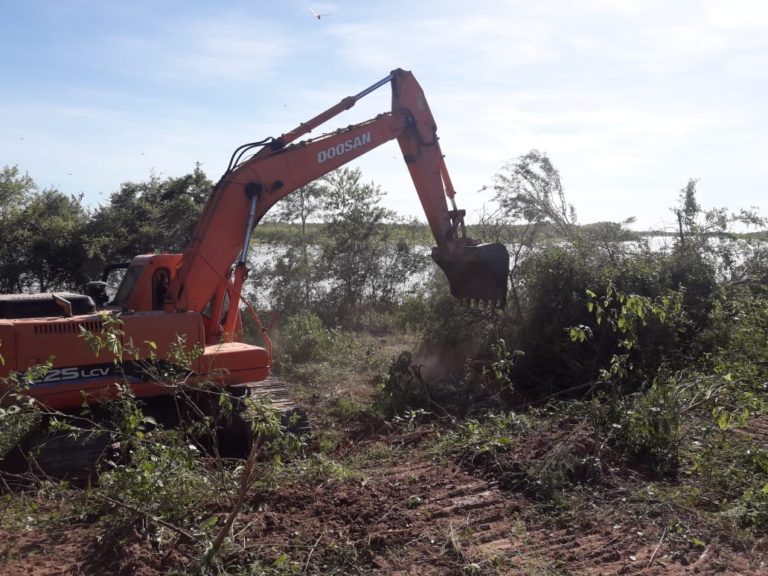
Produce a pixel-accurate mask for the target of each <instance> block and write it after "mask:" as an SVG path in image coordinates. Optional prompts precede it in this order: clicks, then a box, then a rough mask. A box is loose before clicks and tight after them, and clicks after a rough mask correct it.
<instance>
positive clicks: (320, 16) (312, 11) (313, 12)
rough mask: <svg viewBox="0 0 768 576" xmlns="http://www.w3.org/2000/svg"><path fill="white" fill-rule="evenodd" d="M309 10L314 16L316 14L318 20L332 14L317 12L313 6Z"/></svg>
mask: <svg viewBox="0 0 768 576" xmlns="http://www.w3.org/2000/svg"><path fill="white" fill-rule="evenodd" d="M309 11H310V12H311V13H312V16H314V17H315V18H317V19H318V20H320V19H321V18H322V17H323V16H330V14H320V13H318V12H316V11H315V10H313V9H312V8H310V9H309Z"/></svg>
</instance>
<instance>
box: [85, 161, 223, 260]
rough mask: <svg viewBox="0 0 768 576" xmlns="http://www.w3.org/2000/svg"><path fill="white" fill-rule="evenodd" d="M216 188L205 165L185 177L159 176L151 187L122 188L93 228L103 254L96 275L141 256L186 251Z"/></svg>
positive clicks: (96, 244) (92, 234)
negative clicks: (109, 267)
mask: <svg viewBox="0 0 768 576" xmlns="http://www.w3.org/2000/svg"><path fill="white" fill-rule="evenodd" d="M212 188H213V183H212V182H211V181H210V180H209V179H208V177H207V176H206V175H205V173H204V172H203V171H202V169H201V168H200V165H199V164H196V165H195V169H194V170H193V172H192V173H190V174H186V175H184V176H180V177H176V178H165V179H161V178H160V177H158V176H156V175H153V176H151V177H150V179H149V180H148V181H146V182H126V183H124V184H122V185H121V186H120V189H119V190H118V191H117V192H115V193H113V194H112V196H111V197H110V203H109V205H107V206H102V207H100V208H98V209H97V210H96V212H95V214H94V215H93V218H92V221H91V224H90V226H89V240H90V243H91V244H92V245H93V246H94V251H95V252H96V253H97V254H98V258H97V259H96V261H95V262H94V267H93V268H92V273H94V274H96V273H98V271H99V270H100V269H101V267H102V266H103V265H104V264H105V263H111V262H120V261H128V260H130V259H131V258H133V257H134V256H136V255H137V254H147V253H153V252H154V253H162V252H171V253H175V252H181V251H183V250H184V248H185V247H186V245H187V243H188V242H189V239H190V238H191V236H192V232H193V231H194V227H195V224H196V223H197V220H198V218H199V216H200V213H201V212H202V209H203V206H204V205H205V202H206V200H207V199H208V197H209V196H210V193H211V190H212Z"/></svg>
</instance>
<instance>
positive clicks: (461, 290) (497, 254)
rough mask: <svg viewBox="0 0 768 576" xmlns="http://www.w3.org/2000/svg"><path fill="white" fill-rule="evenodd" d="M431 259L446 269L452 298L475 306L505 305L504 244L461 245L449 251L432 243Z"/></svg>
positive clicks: (506, 268) (506, 265) (506, 266)
mask: <svg viewBox="0 0 768 576" xmlns="http://www.w3.org/2000/svg"><path fill="white" fill-rule="evenodd" d="M432 260H434V261H435V263H436V264H437V265H438V266H440V268H441V269H442V270H443V272H444V273H445V276H446V278H448V284H449V286H450V289H451V295H452V296H454V297H455V298H458V299H459V300H461V301H463V302H465V303H469V304H474V305H476V306H478V307H486V306H487V307H491V308H504V306H506V304H507V280H508V276H509V252H508V251H507V248H506V246H504V245H503V244H499V243H493V244H478V245H476V246H464V247H461V248H459V249H458V250H455V251H454V252H452V253H450V254H444V253H442V251H441V250H440V249H439V247H437V246H435V247H434V248H432Z"/></svg>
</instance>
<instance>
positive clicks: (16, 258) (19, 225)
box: [0, 167, 90, 292]
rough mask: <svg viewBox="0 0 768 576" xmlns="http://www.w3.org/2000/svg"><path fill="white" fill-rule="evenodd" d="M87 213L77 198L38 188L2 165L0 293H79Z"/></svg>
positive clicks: (82, 280) (85, 252)
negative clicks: (74, 290) (71, 290)
mask: <svg viewBox="0 0 768 576" xmlns="http://www.w3.org/2000/svg"><path fill="white" fill-rule="evenodd" d="M89 217H90V215H89V213H88V210H87V209H86V208H85V207H84V206H83V203H82V197H80V196H68V195H66V194H64V193H62V192H60V191H58V190H56V189H45V190H40V189H39V188H38V187H37V185H36V184H35V182H34V180H33V179H32V178H31V177H30V176H29V175H28V174H23V175H22V174H21V173H20V171H19V169H18V168H17V167H12V168H11V167H6V168H4V169H3V172H2V174H0V226H2V228H3V231H4V234H3V243H2V246H0V290H2V291H3V292H24V291H32V292H36V291H40V292H47V291H49V290H61V289H81V288H82V287H83V286H84V285H85V283H86V281H87V279H88V278H87V273H86V265H85V263H86V261H87V259H88V256H89V253H88V248H87V242H86V240H85V231H86V226H87V223H88V219H89Z"/></svg>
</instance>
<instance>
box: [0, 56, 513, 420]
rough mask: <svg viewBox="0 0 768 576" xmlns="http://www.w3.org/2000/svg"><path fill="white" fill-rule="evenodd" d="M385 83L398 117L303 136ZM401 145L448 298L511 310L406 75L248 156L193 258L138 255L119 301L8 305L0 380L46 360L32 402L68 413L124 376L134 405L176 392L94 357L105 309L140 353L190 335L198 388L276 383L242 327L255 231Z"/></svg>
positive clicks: (2, 315) (156, 351) (237, 158)
mask: <svg viewBox="0 0 768 576" xmlns="http://www.w3.org/2000/svg"><path fill="white" fill-rule="evenodd" d="M387 84H389V85H390V86H391V88H392V111H391V112H388V113H384V114H381V115H379V116H377V117H376V118H374V119H371V120H368V121H366V122H362V123H360V124H355V125H352V126H349V127H347V128H344V129H341V130H338V131H336V132H333V133H330V134H325V135H322V136H319V137H315V138H307V139H305V140H302V141H299V140H298V139H299V138H301V137H302V136H305V135H306V134H308V133H309V132H311V131H312V130H314V129H316V128H318V127H319V126H321V125H322V124H324V123H325V122H327V121H328V120H330V119H331V118H333V117H335V116H337V115H338V114H340V113H341V112H343V111H345V110H348V109H349V108H351V107H352V106H354V105H355V103H356V102H357V101H358V100H360V99H361V98H363V97H364V96H366V95H368V94H369V93H371V92H372V91H374V90H376V89H377V88H380V87H382V86H385V85H387ZM394 139H397V141H398V144H399V145H400V148H401V150H402V153H403V159H404V160H405V163H406V165H407V167H408V170H409V171H410V174H411V177H412V179H413V183H414V186H415V188H416V192H417V193H418V196H419V199H420V201H421V204H422V206H423V208H424V212H425V214H426V217H427V221H428V223H429V226H430V228H431V231H432V234H433V235H434V238H435V242H436V246H435V247H434V248H433V249H432V257H433V259H434V260H435V262H436V263H437V264H438V265H439V266H440V267H441V268H442V269H443V271H444V272H445V274H446V276H447V278H448V281H449V284H450V288H451V292H452V294H453V295H454V296H455V297H457V298H460V299H462V300H468V301H472V302H475V303H478V304H481V305H490V306H503V305H504V304H505V299H506V290H507V275H508V269H509V256H508V254H507V250H506V249H505V247H504V246H503V245H501V244H479V243H478V242H476V241H474V240H472V239H470V238H468V237H467V236H466V231H465V226H464V215H465V212H464V211H463V210H459V209H458V208H457V207H456V203H455V200H454V196H455V192H454V189H453V186H452V184H451V180H450V178H449V175H448V170H447V169H446V166H445V162H444V160H443V154H442V152H441V150H440V146H439V144H438V138H437V132H436V125H435V121H434V119H433V117H432V113H431V112H430V109H429V106H428V105H427V101H426V99H425V98H424V93H423V91H422V90H421V87H420V86H419V84H418V82H417V81H416V79H415V78H414V77H413V75H412V74H411V73H410V72H408V71H404V70H400V69H397V70H394V71H392V72H391V73H390V74H389V75H388V76H387V77H386V78H383V79H382V80H380V81H379V82H377V83H375V84H373V85H372V86H370V87H369V88H367V89H365V90H363V91H362V92H360V93H359V94H357V95H355V96H349V97H347V98H344V99H343V100H341V101H340V102H339V103H338V104H336V105H335V106H333V107H331V108H329V109H328V110H326V111H325V112H322V113H321V114H319V115H317V116H315V117H314V118H312V119H311V120H309V121H307V122H305V123H302V124H300V125H299V126H298V127H296V128H294V129H293V130H291V131H289V132H287V133H285V134H283V135H282V136H280V137H279V138H268V139H266V140H263V141H261V142H254V143H250V144H245V145H243V146H241V147H239V148H238V149H237V150H236V151H235V152H234V154H233V155H232V159H231V161H230V165H229V167H228V168H227V170H226V172H225V173H224V175H223V176H222V178H221V180H220V181H219V182H218V183H217V185H216V186H215V188H214V190H213V192H212V194H211V197H210V198H209V200H208V202H207V205H206V207H205V209H204V211H203V213H202V215H201V217H200V219H199V221H198V223H197V226H196V228H195V231H194V234H193V237H192V240H191V241H190V243H189V245H188V247H187V248H186V250H185V251H184V253H183V254H150V255H141V256H137V257H135V258H134V259H133V261H132V262H130V264H129V265H128V266H127V269H126V270H125V273H124V276H123V278H122V281H121V283H120V285H119V287H118V289H117V292H116V295H115V297H114V299H112V300H111V301H109V302H108V298H106V291H105V290H104V283H103V282H95V283H91V285H90V286H89V288H90V289H89V294H88V295H82V294H71V293H57V294H33V295H5V296H0V354H2V357H3V358H4V363H3V364H0V382H2V379H3V377H6V378H7V377H8V376H9V375H10V374H11V373H24V372H25V371H26V370H28V369H29V368H30V367H33V366H36V365H42V364H46V363H49V364H48V366H49V368H48V370H47V372H46V373H44V374H40V375H38V376H37V377H36V378H35V379H34V381H33V382H32V384H31V386H30V387H29V389H28V392H27V393H28V394H29V395H31V396H32V397H33V398H35V399H36V400H37V401H39V402H40V403H41V404H42V405H44V406H47V407H48V408H51V409H56V410H64V411H67V410H72V409H77V408H78V407H80V406H81V405H82V404H83V401H84V398H87V399H88V400H89V401H91V402H98V401H99V400H102V399H104V398H105V397H108V396H110V395H111V394H114V389H115V386H114V383H115V381H116V379H118V377H119V379H121V380H122V381H124V382H128V383H129V384H130V386H131V387H132V389H133V392H134V394H135V396H136V397H137V398H142V399H151V398H161V397H163V396H168V395H169V394H170V393H171V391H170V390H169V388H168V387H167V386H165V385H163V384H162V383H161V382H156V381H153V380H152V378H148V377H146V376H145V375H142V374H141V373H140V372H139V371H130V370H123V371H122V373H119V374H118V373H116V370H119V369H118V368H116V365H115V363H114V362H113V361H111V359H104V358H103V357H102V358H97V357H95V356H94V353H93V352H92V350H91V349H90V348H89V347H88V346H87V343H86V341H85V340H84V338H83V337H82V336H81V333H82V331H83V330H87V331H89V332H95V333H98V332H99V331H100V330H101V329H102V327H103V325H104V322H105V316H104V314H105V313H107V314H109V315H110V316H112V317H119V318H120V320H121V322H122V327H121V331H122V332H123V333H124V334H123V335H122V336H121V338H122V339H123V340H124V341H125V343H128V341H129V340H130V342H132V344H133V346H135V347H136V348H137V351H138V354H139V356H140V357H145V358H147V357H150V356H151V355H154V356H155V357H156V358H158V357H159V358H160V359H166V358H168V355H169V351H170V350H171V348H172V346H173V343H174V342H176V341H177V337H178V335H184V336H185V340H186V344H187V345H188V346H192V345H199V346H200V348H201V349H202V353H201V354H200V355H199V356H197V357H196V358H195V359H194V361H193V365H192V372H193V374H195V375H196V378H198V379H200V380H204V379H205V380H212V381H213V382H214V383H215V384H217V385H218V386H221V387H223V388H225V389H229V388H233V387H241V388H242V387H243V386H245V387H248V386H254V387H258V386H259V383H263V382H264V381H265V380H266V379H267V377H268V375H269V371H270V366H271V360H272V359H271V356H272V354H271V344H270V342H269V338H268V337H267V334H266V330H264V328H263V327H262V326H261V324H260V323H259V324H258V326H259V328H260V330H261V332H262V334H263V336H264V343H263V345H261V346H257V345H253V344H249V343H246V342H243V341H242V319H241V305H242V306H243V307H245V308H246V310H247V309H249V308H248V304H247V302H244V301H243V300H242V298H241V291H242V289H243V284H244V282H245V279H246V276H247V274H248V268H247V262H248V250H249V245H250V243H251V242H250V240H251V233H252V231H253V229H254V227H255V226H256V225H257V224H258V222H259V221H260V220H261V219H262V218H263V216H264V215H265V214H266V213H267V211H268V210H269V209H270V208H271V207H272V206H273V205H274V204H275V203H276V202H277V201H278V200H280V199H281V198H283V197H285V196H286V195H288V194H290V193H291V192H293V191H295V190H297V189H298V188H300V187H301V186H304V185H306V184H308V183H310V182H312V181H313V180H316V179H317V178H319V177H321V176H322V175H324V174H327V173H328V172H330V171H332V170H334V169H336V168H339V167H340V166H343V165H344V164H346V163H348V162H350V161H351V160H354V159H355V158H358V157H359V156H361V155H363V154H365V153H367V152H368V151H370V150H372V149H374V148H376V147H377V146H380V145H381V144H383V143H385V142H388V141H390V140H394ZM257 322H258V320H257ZM0 385H1V384H0ZM1 393H2V390H0V394H1Z"/></svg>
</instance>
